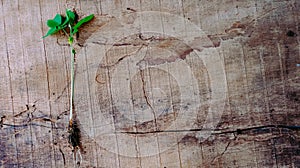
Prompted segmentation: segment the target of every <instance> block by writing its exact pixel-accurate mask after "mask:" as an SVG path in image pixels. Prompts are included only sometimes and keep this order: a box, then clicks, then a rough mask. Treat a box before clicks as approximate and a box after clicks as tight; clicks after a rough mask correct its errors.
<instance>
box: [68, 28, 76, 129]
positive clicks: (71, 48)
mask: <svg viewBox="0 0 300 168" xmlns="http://www.w3.org/2000/svg"><path fill="white" fill-rule="evenodd" d="M69 29H70V35H69V37H68V41H69V44H70V53H71V65H70V69H71V79H70V82H71V83H70V84H71V86H70V87H71V89H70V90H71V93H70V118H69V121H70V123H71V122H72V119H73V103H74V76H75V75H74V69H75V68H74V62H75V61H74V59H75V52H74V48H73V39H72V38H73V37H72V33H71V32H72V26H71V25H70V24H69Z"/></svg>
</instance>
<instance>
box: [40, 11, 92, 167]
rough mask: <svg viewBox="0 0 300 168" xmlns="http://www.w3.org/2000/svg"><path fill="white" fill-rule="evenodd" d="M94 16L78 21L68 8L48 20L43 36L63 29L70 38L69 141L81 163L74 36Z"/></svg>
mask: <svg viewBox="0 0 300 168" xmlns="http://www.w3.org/2000/svg"><path fill="white" fill-rule="evenodd" d="M93 18H94V15H93V14H92V15H89V16H87V17H84V18H83V19H81V20H79V21H78V22H77V14H76V13H75V12H74V11H72V10H70V9H67V10H66V15H65V16H62V15H60V14H56V16H55V17H54V18H53V19H50V20H48V21H47V25H48V27H49V30H48V32H47V34H46V35H45V36H43V38H45V37H47V36H49V35H53V34H55V33H57V32H59V31H63V32H64V33H65V35H66V36H67V38H68V43H69V46H70V63H71V65H70V69H71V70H70V71H71V74H70V78H71V79H70V103H69V105H70V107H69V109H70V117H69V128H68V129H69V131H68V132H69V143H70V144H71V145H72V147H73V156H74V161H75V163H76V164H80V162H81V161H82V156H81V152H83V148H82V144H81V140H80V137H81V132H80V129H79V126H78V124H79V122H78V120H77V118H76V115H75V111H74V76H75V73H74V71H75V54H76V51H75V49H74V47H73V45H74V36H75V35H76V34H77V33H78V32H79V28H80V27H81V26H82V25H83V24H84V23H87V22H89V21H90V20H92V19H93Z"/></svg>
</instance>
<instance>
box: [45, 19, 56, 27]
mask: <svg viewBox="0 0 300 168" xmlns="http://www.w3.org/2000/svg"><path fill="white" fill-rule="evenodd" d="M47 25H48V27H50V28H52V27H56V26H58V25H59V23H57V22H56V21H54V20H51V19H50V20H47Z"/></svg>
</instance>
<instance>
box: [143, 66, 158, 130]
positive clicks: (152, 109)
mask: <svg viewBox="0 0 300 168" xmlns="http://www.w3.org/2000/svg"><path fill="white" fill-rule="evenodd" d="M140 75H141V81H142V90H143V96H144V98H145V100H146V103H147V105H148V106H149V108H150V109H151V112H152V114H153V117H154V124H155V130H156V131H157V121H156V115H155V111H154V108H153V107H152V105H151V103H150V99H149V97H148V96H147V93H146V82H145V77H144V73H143V70H141V69H140Z"/></svg>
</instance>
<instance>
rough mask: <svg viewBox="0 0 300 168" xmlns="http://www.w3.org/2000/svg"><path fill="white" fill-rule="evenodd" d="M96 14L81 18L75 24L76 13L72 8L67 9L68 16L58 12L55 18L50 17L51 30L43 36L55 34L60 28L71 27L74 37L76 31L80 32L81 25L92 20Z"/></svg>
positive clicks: (48, 23) (71, 34)
mask: <svg viewBox="0 0 300 168" xmlns="http://www.w3.org/2000/svg"><path fill="white" fill-rule="evenodd" d="M93 17H94V15H93V14H92V15H89V16H87V17H85V18H83V19H81V20H80V21H79V22H78V23H76V24H75V20H76V15H75V13H74V12H72V11H71V10H69V9H67V10H66V17H63V16H62V15H60V14H56V16H55V17H54V18H53V19H50V20H48V21H47V25H48V27H49V30H48V32H47V34H46V35H45V36H43V38H45V37H47V36H49V35H52V34H55V33H56V32H58V31H60V30H65V29H66V28H69V31H70V37H72V36H73V35H74V34H75V33H77V32H78V29H79V27H80V26H81V25H82V24H84V23H86V22H89V21H90V20H92V19H93Z"/></svg>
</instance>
